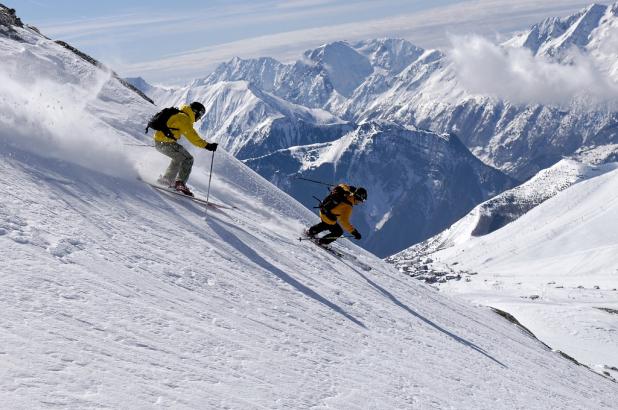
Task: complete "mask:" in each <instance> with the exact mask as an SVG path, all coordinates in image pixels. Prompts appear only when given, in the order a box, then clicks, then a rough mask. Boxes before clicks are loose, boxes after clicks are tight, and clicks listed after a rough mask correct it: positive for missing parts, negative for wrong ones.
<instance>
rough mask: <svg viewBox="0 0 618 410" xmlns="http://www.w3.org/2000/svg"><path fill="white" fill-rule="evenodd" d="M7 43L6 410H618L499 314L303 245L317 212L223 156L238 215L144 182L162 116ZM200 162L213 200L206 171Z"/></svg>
mask: <svg viewBox="0 0 618 410" xmlns="http://www.w3.org/2000/svg"><path fill="white" fill-rule="evenodd" d="M5 13H9V11H8V10H7V9H6V8H4V7H3V6H0V15H2V14H5ZM2 21H4V20H2ZM2 26H3V27H5V28H9V27H7V26H6V25H5V24H4V22H3V23H2ZM10 30H11V31H12V34H10V35H7V31H6V30H1V31H0V58H1V60H2V65H0V77H1V78H0V79H1V81H0V95H1V97H2V98H0V113H1V114H0V123H1V124H2V127H0V141H1V142H2V143H1V144H0V157H2V161H0V168H1V171H2V172H0V181H1V183H0V191H1V194H0V250H1V252H0V268H1V273H2V274H1V275H0V283H1V284H2V288H3V289H4V291H3V292H2V293H1V294H0V308H1V309H2V312H3V314H2V316H1V317H0V328H1V329H2V332H0V357H2V362H3V365H2V370H1V371H0V382H1V383H2V386H3V388H2V389H0V400H1V402H2V403H3V405H4V406H6V407H7V408H11V409H31V408H153V407H163V408H174V409H195V408H204V409H211V408H212V409H214V408H230V409H254V408H255V409H257V408H272V409H279V408H281V409H283V408H316V407H320V408H324V409H341V408H366V409H383V408H415V407H416V408H448V407H462V408H479V409H495V408H532V409H535V408H538V409H543V408H547V407H551V408H557V409H567V408H568V409H573V408H575V409H588V408H595V409H597V408H598V409H611V408H613V407H614V404H615V402H616V400H617V399H618V394H617V393H616V388H615V383H614V382H612V381H610V380H609V379H607V378H603V377H600V376H599V375H597V374H594V373H592V372H590V371H589V370H588V369H586V368H585V367H583V366H578V365H576V364H574V363H572V362H571V361H568V360H566V359H565V358H563V357H562V356H561V355H559V354H557V353H556V352H553V351H551V349H549V348H548V347H546V346H544V345H543V344H541V343H540V342H539V341H538V340H536V339H534V338H532V337H531V336H530V335H529V334H528V333H526V332H525V331H524V330H522V329H521V328H520V327H518V326H514V325H513V324H512V323H510V322H508V321H506V320H505V319H503V318H502V317H500V316H498V315H496V314H495V313H494V312H492V311H491V310H489V309H487V308H483V307H474V306H471V305H469V304H468V303H464V302H461V301H457V300H454V299H451V298H449V297H445V296H444V295H441V294H439V293H436V292H435V290H433V289H431V288H429V287H427V286H425V285H423V284H422V283H420V282H418V281H414V280H412V279H411V278H407V277H405V276H402V275H401V274H400V273H399V272H397V271H395V270H394V269H393V268H392V267H391V266H390V265H388V264H385V263H384V262H383V261H381V260H379V259H377V258H375V257H374V256H373V255H371V254H369V253H367V252H365V251H363V250H362V249H359V248H358V247H356V246H354V245H353V244H351V243H349V242H347V241H343V242H342V243H340V244H339V245H338V246H339V247H340V249H342V250H344V251H346V252H349V253H350V254H353V255H355V257H356V258H357V259H356V261H342V260H340V259H338V258H336V257H334V256H332V255H330V254H328V253H325V252H324V251H323V250H321V249H319V248H317V247H314V246H313V245H312V244H307V243H299V242H298V241H297V240H296V236H297V235H298V232H299V231H300V230H301V229H302V227H303V226H304V225H305V224H307V223H309V222H310V221H311V220H312V218H313V214H312V213H311V212H309V211H308V210H307V209H306V208H304V207H303V206H301V205H300V204H299V203H298V202H296V201H295V200H293V199H292V198H291V197H290V196H288V195H286V194H284V193H283V192H281V191H280V190H278V189H277V188H276V187H274V186H273V185H272V184H270V183H269V182H267V181H266V180H264V179H263V178H261V177H260V176H259V175H257V174H256V173H255V172H253V171H251V170H250V169H249V168H248V167H247V166H245V165H244V164H243V163H241V162H240V161H238V160H237V159H235V158H234V157H232V156H230V155H226V154H225V153H224V152H221V153H220V154H219V156H218V157H217V162H216V163H215V176H216V177H215V178H213V186H212V191H211V198H212V199H213V200H214V201H218V202H225V203H227V204H229V205H235V206H237V208H236V209H234V210H226V211H220V212H215V211H213V210H210V211H209V212H208V214H206V213H205V210H204V208H203V207H201V206H200V205H198V204H196V203H194V202H190V201H188V200H186V199H183V198H177V197H172V196H167V195H166V194H164V193H159V192H158V191H155V190H153V189H152V188H150V187H149V186H147V185H145V184H143V183H141V182H139V181H138V180H137V179H136V177H138V176H141V177H142V178H146V179H147V178H150V177H152V176H153V175H156V173H157V171H158V170H159V169H161V168H163V167H164V166H165V164H166V160H165V159H164V158H161V157H160V156H159V155H157V153H156V152H154V151H152V150H149V149H144V148H143V147H139V146H137V147H136V146H132V145H127V144H132V143H135V142H140V141H145V140H146V139H145V137H144V136H143V134H142V126H143V118H144V117H148V116H150V115H151V114H152V113H153V112H154V111H155V110H156V107H154V106H153V105H152V104H150V103H149V102H147V101H146V100H144V99H143V98H142V97H141V96H140V95H138V94H137V93H135V92H134V91H133V90H131V89H129V88H127V87H126V86H125V85H123V84H122V83H121V82H120V81H119V80H118V79H116V78H115V77H114V76H113V75H111V74H110V72H109V71H108V70H104V69H102V68H101V67H99V66H97V65H93V64H91V62H89V61H86V60H85V59H83V58H82V57H81V56H79V55H78V54H75V53H74V52H73V51H71V50H69V49H67V48H65V47H63V46H61V45H59V44H57V43H55V42H53V41H51V40H49V39H46V38H45V37H43V36H41V35H40V34H39V33H37V32H36V31H35V30H33V29H31V28H29V27H27V26H24V27H19V26H13V25H10ZM13 34H15V35H16V36H17V37H15V36H13ZM195 154H196V163H195V168H194V171H193V175H192V183H193V185H194V187H195V190H196V191H197V192H198V193H203V192H204V191H205V190H206V186H207V183H208V169H209V165H210V162H209V161H207V158H208V157H207V156H204V155H203V152H202V153H200V152H195ZM200 154H202V155H200ZM360 262H363V263H364V264H367V265H369V267H370V268H371V271H365V270H363V269H361V268H360V265H359V263H360ZM445 386H447V387H448V388H445Z"/></svg>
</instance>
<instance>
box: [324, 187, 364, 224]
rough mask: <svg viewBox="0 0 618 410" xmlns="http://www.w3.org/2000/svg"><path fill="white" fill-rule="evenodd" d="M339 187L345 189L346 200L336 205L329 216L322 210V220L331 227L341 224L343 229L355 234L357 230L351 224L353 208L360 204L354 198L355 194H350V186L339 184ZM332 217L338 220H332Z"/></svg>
mask: <svg viewBox="0 0 618 410" xmlns="http://www.w3.org/2000/svg"><path fill="white" fill-rule="evenodd" d="M338 186H340V187H342V188H343V189H344V191H345V192H346V193H345V198H344V200H343V201H341V202H340V203H339V204H337V205H335V206H334V207H333V208H332V209H330V210H329V212H328V215H327V213H326V212H324V211H322V210H320V219H321V220H322V221H323V222H324V223H327V224H329V225H334V224H336V223H337V222H339V223H340V224H341V226H342V227H343V229H345V230H346V231H348V232H350V233H351V232H353V231H354V230H356V228H355V227H354V225H352V224H351V223H350V216H352V207H353V206H354V205H356V204H357V203H358V202H357V201H356V199H355V198H354V194H352V192H350V187H349V185H346V184H339V185H338ZM331 216H334V217H335V218H336V219H332V218H331Z"/></svg>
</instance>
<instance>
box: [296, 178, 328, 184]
mask: <svg viewBox="0 0 618 410" xmlns="http://www.w3.org/2000/svg"><path fill="white" fill-rule="evenodd" d="M294 178H296V179H302V180H303V181H309V182H313V183H314V184H320V185H326V186H335V185H334V184H327V183H326V182H322V181H318V180H315V179H309V178H304V177H294Z"/></svg>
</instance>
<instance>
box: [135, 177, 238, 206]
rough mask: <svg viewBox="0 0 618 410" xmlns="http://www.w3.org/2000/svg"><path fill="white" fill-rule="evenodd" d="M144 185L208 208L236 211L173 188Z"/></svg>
mask: <svg viewBox="0 0 618 410" xmlns="http://www.w3.org/2000/svg"><path fill="white" fill-rule="evenodd" d="M144 183H146V184H148V185H150V186H151V187H153V188H154V189H157V190H159V191H162V192H165V193H168V194H172V195H177V196H179V197H181V198H185V199H188V200H190V201H193V202H197V203H198V204H201V205H205V206H208V207H210V208H213V209H236V207H233V206H229V205H223V204H218V203H216V202H212V201H206V200H205V199H203V198H200V197H195V196H189V195H185V194H183V193H180V192H178V191H176V190H175V189H172V188H166V187H163V186H161V185H156V184H151V183H149V182H145V181H144Z"/></svg>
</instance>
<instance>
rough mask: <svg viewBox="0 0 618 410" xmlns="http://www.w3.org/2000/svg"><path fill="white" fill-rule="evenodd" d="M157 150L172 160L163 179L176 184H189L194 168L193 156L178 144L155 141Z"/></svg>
mask: <svg viewBox="0 0 618 410" xmlns="http://www.w3.org/2000/svg"><path fill="white" fill-rule="evenodd" d="M155 148H156V150H157V151H159V152H160V153H161V154H163V155H166V156H168V157H170V158H171V159H172V162H170V165H169V167H167V170H166V171H165V174H164V175H163V178H165V179H166V180H168V181H170V182H171V183H174V182H175V181H182V182H185V183H186V182H187V180H188V179H189V175H190V174H191V168H193V156H192V155H191V154H190V153H189V151H187V150H186V149H185V147H183V146H182V145H180V144H178V143H177V142H161V141H155Z"/></svg>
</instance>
